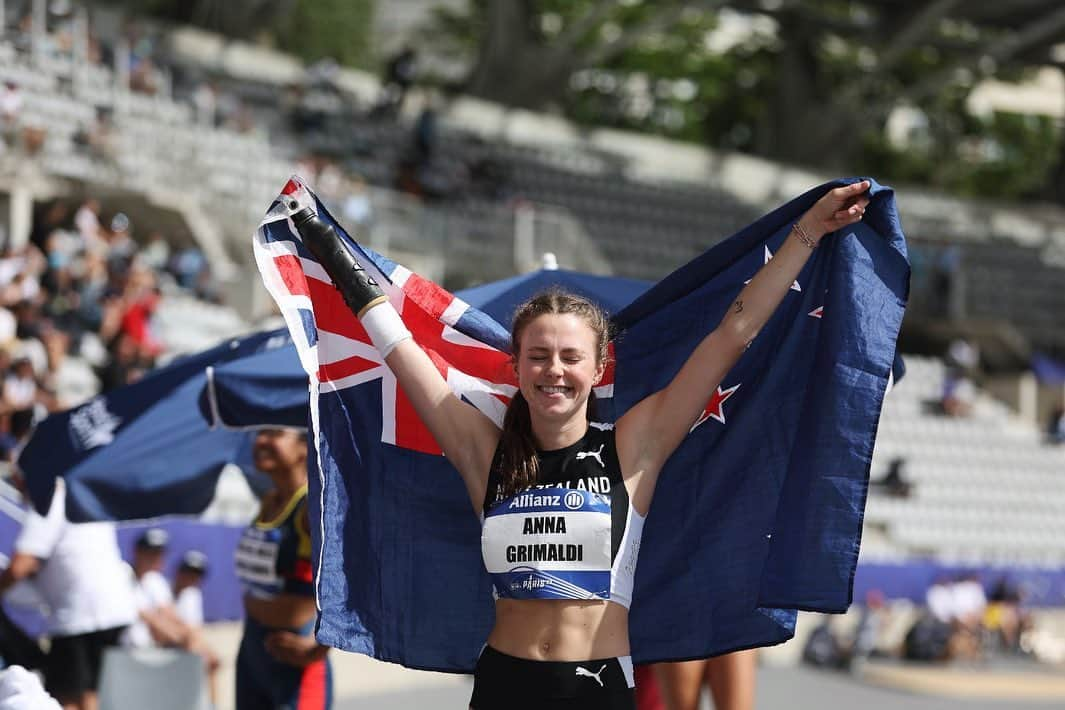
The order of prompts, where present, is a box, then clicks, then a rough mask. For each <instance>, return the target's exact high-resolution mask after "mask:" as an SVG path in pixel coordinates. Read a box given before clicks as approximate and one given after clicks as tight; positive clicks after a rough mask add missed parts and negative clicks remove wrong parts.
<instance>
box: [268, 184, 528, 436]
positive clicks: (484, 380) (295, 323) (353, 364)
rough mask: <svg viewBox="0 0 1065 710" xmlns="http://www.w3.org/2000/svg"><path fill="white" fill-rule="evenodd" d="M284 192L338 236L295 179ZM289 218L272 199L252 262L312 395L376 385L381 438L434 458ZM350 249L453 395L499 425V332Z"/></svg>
mask: <svg viewBox="0 0 1065 710" xmlns="http://www.w3.org/2000/svg"><path fill="white" fill-rule="evenodd" d="M282 195H283V196H287V197H288V198H292V197H295V198H296V200H297V201H298V203H299V206H300V207H304V206H307V205H311V206H313V207H314V208H315V209H316V210H317V211H318V212H319V214H321V215H322V216H323V217H324V218H325V219H326V220H327V221H329V222H331V223H332V224H333V225H334V226H336V227H338V231H340V232H341V233H342V234H343V230H342V229H340V228H339V225H337V224H336V222H335V221H334V220H333V219H332V217H331V216H330V215H329V214H328V212H327V211H325V209H324V207H323V206H322V205H321V204H320V203H319V202H318V201H317V199H316V198H315V197H314V195H313V194H312V193H311V192H310V191H309V190H308V189H307V187H306V186H305V185H304V184H303V183H302V182H301V181H300V180H299V178H295V177H294V178H292V179H290V180H289V182H288V184H287V185H285V188H284V190H283V191H282ZM292 212H293V210H291V209H290V208H289V207H288V206H287V205H286V204H283V201H282V200H281V199H280V198H279V199H278V200H275V202H274V203H273V205H271V207H270V210H269V212H267V215H266V217H265V218H264V219H263V222H262V224H261V225H260V226H259V230H258V232H257V235H256V240H255V255H256V260H257V261H258V264H259V269H260V271H261V272H262V275H263V280H264V282H265V283H266V286H267V289H268V290H269V291H270V293H271V295H272V296H273V297H274V299H275V300H276V302H277V303H278V305H279V307H280V309H281V312H282V315H283V317H284V318H285V321H286V323H287V324H288V326H289V329H290V330H291V331H292V332H293V333H295V334H296V337H295V338H294V340H295V343H296V346H297V351H298V352H299V356H300V361H301V362H302V364H303V366H304V369H305V370H306V371H307V373H308V375H309V376H310V379H311V387H312V390H314V389H316V390H317V392H318V393H322V392H327V391H329V392H336V391H339V390H344V389H347V388H350V387H356V386H358V385H361V384H364V383H367V382H371V381H375V380H379V381H380V386H381V392H382V406H383V411H382V431H381V441H383V442H385V443H388V444H395V445H397V446H401V447H404V448H407V449H412V450H415V451H421V452H425V453H433V454H439V453H440V448H439V446H438V445H437V444H436V442H435V441H434V440H433V437H432V435H431V434H430V433H429V431H428V430H427V429H426V428H425V426H424V425H423V424H422V423H421V421H420V420H419V419H418V417H417V415H416V414H415V412H414V409H413V407H412V406H411V404H410V401H409V400H408V399H407V396H406V395H405V394H404V393H403V390H402V389H400V388H399V387H398V386H397V383H396V378H395V377H394V376H393V375H392V372H391V371H390V370H389V369H388V367H387V366H386V365H385V363H384V359H383V358H382V357H381V354H380V353H378V352H377V349H376V348H374V346H373V344H372V343H371V342H370V337H369V336H368V335H367V333H366V331H365V330H364V329H363V327H362V324H361V323H359V320H358V318H356V317H355V315H354V314H353V313H352V312H351V310H350V309H349V308H348V306H347V305H346V304H345V303H344V301H343V299H342V298H341V296H340V292H339V291H337V289H336V287H335V286H334V285H333V282H332V281H331V280H330V278H329V276H328V274H326V273H325V270H324V269H323V268H322V267H321V265H319V264H318V262H316V261H315V260H314V257H313V256H311V254H310V252H309V251H307V249H306V247H304V246H303V244H302V242H300V239H299V235H298V234H297V232H296V230H295V227H294V225H293V224H292V221H291V219H289V215H290V214H291V213H292ZM345 236H346V235H345ZM348 244H349V247H350V248H351V249H352V250H353V251H354V252H355V253H356V254H357V258H358V259H359V261H360V262H361V263H362V264H363V266H364V268H366V270H367V271H368V272H369V273H370V274H371V275H372V276H373V277H374V278H375V279H376V280H377V282H378V283H379V284H380V285H381V287H382V289H383V290H384V291H385V293H386V294H387V295H388V298H389V300H390V302H391V304H392V306H393V307H394V308H395V309H396V311H397V312H398V313H400V314H401V316H402V317H403V320H404V322H405V323H406V325H407V328H408V329H409V330H410V331H411V333H412V335H413V336H414V339H415V342H417V343H418V344H419V345H420V346H421V347H422V349H423V350H425V352H426V353H427V354H428V355H429V357H430V359H432V361H433V363H434V364H435V365H436V366H437V368H438V369H439V371H440V374H441V375H443V376H444V378H445V379H446V380H447V382H448V384H449V385H451V388H452V389H453V390H454V391H455V393H456V394H457V395H458V396H460V397H462V398H463V399H465V400H466V401H467V402H469V403H470V404H472V405H473V406H475V407H477V408H478V409H479V410H480V411H481V412H483V413H484V414H485V415H487V416H488V417H490V418H491V419H492V420H494V421H495V422H496V423H498V424H500V425H501V424H502V421H503V414H504V413H505V411H506V405H507V403H508V402H509V401H510V398H511V397H512V396H513V393H514V391H515V389H516V386H515V385H516V382H515V378H514V372H513V368H512V367H511V366H510V365H509V361H510V356H509V354H508V347H507V342H508V335H507V333H506V332H505V331H503V330H502V328H500V326H499V325H498V324H497V323H496V322H495V321H493V320H492V319H490V318H488V317H487V316H485V315H484V314H482V313H480V312H479V311H477V310H476V309H473V308H471V307H470V306H469V305H468V304H466V303H464V302H463V301H462V300H461V299H459V298H456V297H455V296H453V295H452V294H450V293H448V292H447V291H445V290H444V289H442V288H440V287H439V286H437V285H436V284H434V283H433V282H431V281H428V280H427V279H424V278H422V277H421V276H419V275H417V274H415V273H412V272H411V271H410V270H409V269H406V268H405V267H403V266H401V265H399V264H396V263H395V262H393V261H391V260H389V259H387V258H385V257H383V256H381V255H380V254H377V253H375V252H373V251H371V250H369V249H366V248H364V247H362V246H361V245H359V244H357V243H356V242H354V241H351V240H350V239H349V241H348ZM300 335H302V337H299V336H300ZM312 397H314V393H313V392H312Z"/></svg>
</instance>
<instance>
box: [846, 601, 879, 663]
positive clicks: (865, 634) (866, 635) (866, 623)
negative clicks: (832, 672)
mask: <svg viewBox="0 0 1065 710" xmlns="http://www.w3.org/2000/svg"><path fill="white" fill-rule="evenodd" d="M887 616H888V610H887V607H886V606H885V604H884V593H883V592H881V591H880V590H879V589H870V590H869V591H868V592H867V593H866V595H865V606H864V607H862V611H861V616H860V617H859V619H858V626H857V628H856V629H855V631H854V641H853V642H852V643H851V651H850V664H851V666H852V667H854V664H855V661H859V662H860V661H864V660H866V659H868V658H869V657H870V656H875V655H877V654H878V653H879V651H878V649H877V645H878V644H879V643H880V637H881V635H882V633H883V629H884V626H885V624H886V622H887Z"/></svg>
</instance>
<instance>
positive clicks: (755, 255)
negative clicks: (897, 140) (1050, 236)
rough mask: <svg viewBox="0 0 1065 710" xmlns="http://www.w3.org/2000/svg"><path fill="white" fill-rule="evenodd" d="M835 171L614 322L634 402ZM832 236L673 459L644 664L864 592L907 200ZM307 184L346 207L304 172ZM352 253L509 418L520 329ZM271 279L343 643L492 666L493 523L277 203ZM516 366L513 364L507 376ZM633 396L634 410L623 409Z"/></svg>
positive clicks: (644, 553)
mask: <svg viewBox="0 0 1065 710" xmlns="http://www.w3.org/2000/svg"><path fill="white" fill-rule="evenodd" d="M848 182H853V181H851V180H848V181H837V182H833V183H828V184H826V185H822V186H820V187H818V188H816V189H814V190H811V191H810V192H809V193H807V194H805V195H803V196H801V197H799V198H797V199H796V200H793V201H792V202H790V203H788V204H787V205H785V206H783V207H781V208H779V209H777V210H775V211H774V212H772V213H770V214H769V215H767V216H766V217H764V218H762V219H761V220H759V221H758V222H756V223H754V224H753V225H751V226H749V227H747V228H746V229H744V230H742V231H740V232H739V233H738V234H736V235H734V236H733V237H731V238H730V239H728V240H726V241H724V242H722V243H720V244H718V245H717V246H715V247H713V248H712V249H710V250H709V251H708V252H707V253H706V254H704V255H703V256H701V257H699V258H698V259H696V260H695V261H693V262H692V263H690V264H688V265H687V266H685V267H683V268H681V269H680V270H678V271H677V272H675V273H674V274H671V275H670V276H668V277H666V278H665V279H664V280H663V281H662V282H661V283H659V284H658V285H656V286H655V287H653V288H652V289H651V290H650V291H648V292H647V293H646V294H644V295H643V296H642V297H641V298H639V299H637V301H636V302H635V303H633V304H632V305H631V306H629V307H627V308H625V309H624V310H622V312H620V313H619V314H617V316H616V317H615V318H614V324H615V326H616V327H617V332H618V334H617V337H616V338H615V340H614V351H615V355H616V372H614V373H608V375H607V376H606V377H605V378H604V383H603V385H601V386H600V388H597V395H598V396H599V398H600V399H601V400H605V403H606V404H607V405H608V407H607V409H608V410H610V409H613V410H614V411H616V413H617V415H618V416H620V415H622V414H624V412H625V411H627V410H628V408H629V407H631V406H632V405H633V404H634V403H636V402H638V401H639V400H640V399H642V398H643V397H645V396H647V395H648V394H650V393H651V392H654V391H655V390H657V389H658V388H660V387H662V386H663V385H664V384H665V383H667V382H668V381H669V380H670V378H671V377H672V376H673V374H674V373H675V372H676V371H677V370H678V369H679V367H680V366H681V365H682V364H683V362H684V360H685V359H686V358H687V356H688V355H689V354H690V353H691V351H692V350H693V348H694V347H695V345H696V344H697V343H698V342H699V341H700V340H701V339H702V338H703V337H704V336H705V335H706V334H708V333H709V332H710V331H711V330H712V329H713V327H714V326H715V325H716V324H717V323H718V322H719V321H720V319H721V317H722V315H723V314H724V313H725V310H726V309H727V307H728V306H729V304H731V303H732V301H733V300H734V299H735V297H736V295H737V293H738V292H739V291H740V289H741V288H742V287H743V285H744V283H745V282H746V281H747V280H748V279H750V278H751V277H752V276H753V275H754V273H755V272H756V271H757V270H758V269H759V268H760V267H761V266H762V265H763V264H764V263H766V262H767V261H768V260H769V259H770V258H772V253H773V252H774V251H775V250H776V249H777V248H778V247H779V245H780V244H781V243H782V241H783V240H784V238H785V237H786V236H787V231H788V229H789V228H790V225H791V224H792V223H793V222H794V221H795V220H796V219H797V218H798V217H799V216H800V215H801V214H802V213H803V212H804V211H805V210H806V209H807V208H808V207H809V206H810V205H812V204H813V203H814V202H815V201H816V199H817V198H818V197H820V196H821V195H822V194H824V193H825V192H826V191H828V190H829V189H831V188H833V187H836V186H838V185H841V184H845V183H848ZM870 192H871V197H872V202H871V204H870V206H869V208H868V209H867V210H866V217H865V220H864V222H863V223H860V224H857V225H854V226H853V227H850V228H848V229H846V230H843V231H841V232H840V233H838V234H835V235H831V236H829V237H827V238H826V239H825V240H824V241H823V242H822V244H821V246H820V247H819V248H818V249H817V250H816V251H815V252H814V254H813V255H812V258H811V259H810V261H809V262H808V264H807V265H806V267H805V268H804V270H803V271H802V273H801V274H800V276H799V277H798V278H797V279H796V281H795V283H794V284H793V285H792V289H791V291H789V293H788V295H787V296H786V297H785V299H784V302H783V303H782V304H781V306H780V307H779V308H778V310H777V312H776V313H775V314H774V316H773V318H772V319H771V321H770V322H769V323H768V324H767V326H766V327H765V328H764V329H763V330H762V332H761V333H760V335H759V336H758V338H757V339H756V340H755V342H754V344H753V346H752V347H751V348H750V349H749V350H748V351H747V352H746V353H745V354H744V356H743V357H742V359H741V360H740V362H739V363H738V364H737V365H736V367H735V368H734V369H733V370H732V371H731V372H730V373H729V374H728V376H727V377H726V378H725V380H724V381H723V382H722V383H721V385H720V387H719V388H718V390H717V392H716V393H715V395H714V396H713V397H712V398H711V400H710V402H709V403H708V404H707V407H706V409H705V411H704V412H703V415H702V416H701V417H700V418H699V420H698V422H696V423H695V425H694V426H693V428H692V432H691V434H690V435H689V436H688V437H687V438H686V439H685V441H684V442H683V443H682V444H681V446H680V448H679V449H678V450H677V452H676V453H675V454H674V456H673V457H672V458H671V459H670V460H669V462H668V463H667V465H666V467H665V468H664V469H663V471H662V473H661V476H660V481H659V484H658V490H657V491H656V494H655V498H654V502H653V504H652V506H651V511H650V514H649V516H648V519H647V522H646V527H645V531H644V538H643V545H642V548H641V554H640V559H639V565H638V568H637V573H636V587H635V592H634V595H633V604H632V608H631V615H630V637H631V643H632V655H633V659H634V660H635V661H636V662H649V661H661V660H680V659H687V658H701V657H707V656H711V655H716V654H720V653H725V652H728V651H732V650H737V649H740V648H747V647H753V646H760V645H767V644H773V643H779V642H782V641H785V640H787V639H788V638H790V637H791V636H792V635H793V632H794V624H795V618H796V610H797V609H811V610H817V611H830V612H839V611H843V610H844V609H846V607H847V606H848V604H849V603H850V600H851V586H852V580H853V575H854V570H855V566H856V563H857V556H858V546H859V541H860V536H861V521H862V514H863V511H864V505H865V497H866V490H867V483H868V476H869V465H870V460H871V456H872V451H873V442H874V439H875V434H876V426H877V421H878V418H879V414H880V409H881V405H882V401H883V396H884V393H885V391H886V389H887V385H888V379H889V373H890V371H891V366H892V360H893V358H894V354H895V339H896V336H897V334H898V330H899V327H900V324H901V320H902V315H903V310H904V307H905V302H906V298H907V290H908V278H909V267H908V263H907V260H906V247H905V242H904V238H903V235H902V231H901V228H900V225H899V221H898V217H897V214H896V212H895V205H894V194H893V191H892V190H890V189H889V188H885V187H882V186H880V185H878V184H876V183H875V182H874V183H873V187H872V188H871V190H870ZM284 193H285V195H286V196H288V197H289V198H291V197H297V198H298V200H299V202H300V204H301V205H312V206H315V207H316V208H317V209H318V210H319V213H320V214H321V215H322V216H323V217H324V218H325V219H327V220H329V221H331V220H332V218H331V217H330V216H329V215H328V213H327V212H326V211H325V209H324V208H323V207H322V206H321V205H320V203H318V201H317V199H316V198H315V197H314V196H313V194H311V193H310V191H309V190H307V188H306V186H304V185H303V184H302V183H301V182H299V181H298V180H296V179H294V180H292V181H290V183H289V184H288V185H286V187H285V190H284ZM349 245H350V246H351V247H352V248H353V249H354V250H355V251H356V253H357V254H358V256H359V257H360V259H362V260H363V261H364V264H365V265H366V266H367V268H368V270H369V271H370V272H371V273H372V274H374V275H375V276H376V277H377V278H378V280H379V281H380V282H381V283H382V284H383V286H384V287H385V290H386V292H387V293H388V295H389V297H390V299H391V301H392V303H393V305H394V306H395V307H396V308H397V310H398V311H399V312H400V313H401V314H402V316H403V318H404V320H405V322H406V323H407V325H408V328H410V329H411V331H412V332H413V333H414V335H415V339H416V341H417V342H419V344H420V345H421V346H422V347H423V348H424V349H426V350H427V352H428V353H429V354H430V357H431V358H432V359H433V361H434V362H435V363H436V364H437V366H438V367H439V368H440V370H441V372H442V373H443V374H444V375H445V377H446V378H447V379H448V382H449V383H450V384H451V385H452V387H453V389H454V390H455V391H456V392H457V393H458V394H459V395H460V396H462V397H463V398H464V399H465V400H466V401H468V402H469V403H470V404H472V405H473V406H476V407H478V408H479V409H481V411H483V412H485V413H486V415H488V416H490V417H493V418H495V419H496V420H497V421H499V419H500V418H501V415H502V411H503V407H502V406H501V403H502V402H504V401H506V400H507V398H508V397H509V396H510V395H511V394H512V393H513V391H514V386H513V385H514V382H513V379H512V377H513V375H512V371H510V370H509V367H507V357H506V354H505V353H506V351H507V348H508V343H507V342H506V337H507V335H506V332H505V331H503V330H502V328H500V327H499V326H498V324H496V323H495V322H494V321H492V320H491V319H487V318H485V317H484V316H483V315H482V314H480V313H478V312H477V311H475V310H474V309H472V308H470V307H468V306H467V305H466V304H465V303H463V302H462V301H461V300H460V299H456V298H455V297H453V296H451V295H450V294H447V293H446V292H443V291H442V290H440V289H439V288H437V287H435V286H433V285H431V284H427V282H424V280H419V279H417V277H416V276H415V275H412V274H410V272H409V271H406V270H405V269H403V268H402V267H400V266H398V265H396V264H394V263H392V262H391V261H389V260H387V259H385V258H383V257H381V256H380V255H377V254H374V253H373V252H371V251H369V250H366V249H364V248H361V247H359V246H358V245H357V244H356V243H355V242H353V241H351V240H350V239H349ZM256 256H257V259H258V261H259V266H260V270H261V271H262V273H263V277H264V281H265V282H266V284H267V287H268V289H269V290H270V291H271V293H272V294H273V295H274V297H275V299H276V300H277V301H278V304H279V306H280V307H281V311H282V313H283V315H284V316H285V318H286V321H287V322H288V325H289V328H290V332H291V333H292V335H293V340H294V342H295V344H296V346H297V349H298V350H299V353H300V358H301V361H302V363H303V365H304V368H305V369H306V371H307V372H308V374H309V376H310V380H311V390H310V399H311V404H312V410H311V412H312V421H313V423H314V429H315V436H314V441H315V444H316V447H317V454H318V457H317V458H318V465H319V468H320V476H319V478H318V480H312V482H311V500H312V515H313V516H314V518H315V519H318V520H319V521H320V524H319V525H317V526H315V530H314V536H315V550H316V556H315V565H316V569H317V590H318V600H319V607H320V610H321V612H320V616H319V626H318V638H319V640H320V641H321V642H323V643H326V644H329V645H332V646H336V647H339V648H343V649H346V650H351V651H357V652H361V653H366V654H369V655H372V656H375V657H377V658H379V659H382V660H388V661H394V662H398V663H402V664H404V665H406V666H409V667H414V668H426V669H434V670H445V671H469V670H471V669H472V668H473V665H474V662H475V660H476V657H477V655H478V653H479V651H480V648H481V646H482V644H483V643H484V641H485V638H486V637H487V633H488V630H489V627H490V623H491V619H492V601H491V595H490V591H489V584H488V578H487V575H486V573H485V571H484V568H483V565H482V562H481V559H480V549H479V548H480V545H479V524H478V521H477V519H476V517H475V516H474V514H473V512H472V509H471V508H470V504H469V501H468V498H467V494H466V491H465V488H464V486H463V484H462V482H461V480H460V479H459V476H458V474H457V473H456V472H455V471H454V469H453V468H452V467H451V466H450V465H449V464H448V463H447V462H446V460H444V459H443V458H442V457H440V456H439V453H438V451H439V450H438V449H436V448H435V442H433V441H432V439H431V436H430V437H426V434H427V432H424V431H422V430H421V429H422V427H421V425H420V422H418V421H416V418H412V410H410V409H409V405H407V404H405V398H404V396H403V394H402V391H401V390H400V389H398V388H397V387H396V384H395V380H394V378H392V377H391V375H390V373H389V372H388V370H387V368H386V367H384V365H383V362H381V359H380V357H379V355H377V354H376V351H374V350H373V348H372V346H369V345H368V340H367V339H366V337H365V333H364V332H361V326H360V325H359V324H358V322H357V321H355V320H354V318H353V317H351V316H350V313H349V312H348V311H347V309H346V306H344V304H343V303H342V302H341V301H340V299H339V296H338V295H337V294H336V291H335V289H334V288H333V287H332V286H331V285H330V284H329V280H328V276H326V275H325V274H324V271H323V270H322V269H321V267H320V266H319V265H317V264H316V263H315V262H314V260H313V258H312V257H311V256H310V254H309V253H308V252H307V251H306V250H305V249H304V247H303V245H302V244H301V243H300V242H299V239H298V236H297V235H296V234H295V231H294V229H293V228H292V225H291V222H290V221H289V220H288V219H287V211H286V209H285V208H284V207H282V203H281V202H280V201H277V202H275V203H274V205H272V206H271V209H270V211H269V212H268V214H267V217H266V218H265V219H264V222H263V224H262V225H261V227H260V229H259V231H258V233H257V236H256ZM508 371H509V373H510V374H509V375H508ZM610 405H612V406H610Z"/></svg>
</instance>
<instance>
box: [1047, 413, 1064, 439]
mask: <svg viewBox="0 0 1065 710" xmlns="http://www.w3.org/2000/svg"><path fill="white" fill-rule="evenodd" d="M1047 441H1048V442H1049V443H1051V444H1065V407H1056V408H1055V409H1054V411H1052V412H1051V413H1050V418H1049V419H1047Z"/></svg>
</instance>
